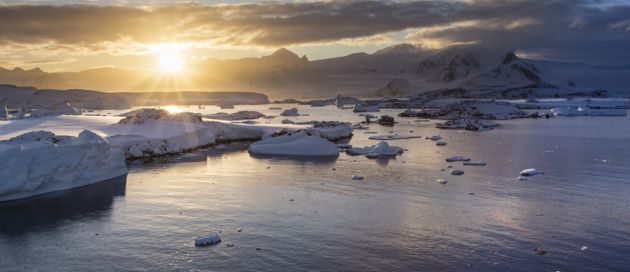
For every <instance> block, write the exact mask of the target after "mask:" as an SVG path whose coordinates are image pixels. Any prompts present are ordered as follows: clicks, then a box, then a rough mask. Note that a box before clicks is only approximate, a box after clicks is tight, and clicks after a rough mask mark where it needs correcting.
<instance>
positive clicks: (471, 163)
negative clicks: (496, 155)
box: [464, 161, 487, 166]
mask: <svg viewBox="0 0 630 272" xmlns="http://www.w3.org/2000/svg"><path fill="white" fill-rule="evenodd" d="M464 165H468V166H486V165H487V163H486V162H484V161H465V162H464Z"/></svg>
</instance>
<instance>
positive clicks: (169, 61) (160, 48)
mask: <svg viewBox="0 0 630 272" xmlns="http://www.w3.org/2000/svg"><path fill="white" fill-rule="evenodd" d="M187 49H188V46H187V45H184V44H178V43H163V44H154V45H151V46H149V52H151V53H153V54H155V56H156V57H157V62H158V63H157V64H158V67H157V68H158V70H159V71H160V72H162V73H167V74H176V73H181V72H183V71H184V70H185V69H186V57H185V55H184V53H185V51H186V50H187Z"/></svg>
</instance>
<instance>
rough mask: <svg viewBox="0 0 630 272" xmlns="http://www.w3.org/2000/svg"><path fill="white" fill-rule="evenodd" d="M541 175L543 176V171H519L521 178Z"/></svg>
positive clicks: (533, 169)
mask: <svg viewBox="0 0 630 272" xmlns="http://www.w3.org/2000/svg"><path fill="white" fill-rule="evenodd" d="M543 174H545V171H542V170H538V169H535V168H529V169H525V170H523V171H521V176H525V177H531V176H536V175H543Z"/></svg>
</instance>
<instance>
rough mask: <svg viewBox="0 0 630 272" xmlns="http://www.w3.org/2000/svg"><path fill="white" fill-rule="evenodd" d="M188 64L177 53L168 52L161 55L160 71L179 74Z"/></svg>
mask: <svg viewBox="0 0 630 272" xmlns="http://www.w3.org/2000/svg"><path fill="white" fill-rule="evenodd" d="M185 66H186V62H185V61H184V58H183V57H182V56H181V55H180V54H179V52H176V51H167V52H162V53H161V54H160V71H162V72H165V73H179V72H181V71H182V70H184V67H185Z"/></svg>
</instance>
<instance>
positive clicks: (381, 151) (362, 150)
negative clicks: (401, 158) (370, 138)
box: [346, 141, 404, 158]
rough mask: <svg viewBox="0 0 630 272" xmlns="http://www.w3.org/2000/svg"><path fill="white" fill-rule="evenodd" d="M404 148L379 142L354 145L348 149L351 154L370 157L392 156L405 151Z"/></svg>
mask: <svg viewBox="0 0 630 272" xmlns="http://www.w3.org/2000/svg"><path fill="white" fill-rule="evenodd" d="M403 151H404V150H403V149H402V148H400V147H397V146H390V145H389V144H388V143H387V142H383V141H381V142H379V143H377V144H375V145H373V146H366V147H353V148H350V149H348V150H346V153H348V154H350V155H365V156H367V157H368V158H377V157H391V156H396V155H400V154H402V153H403Z"/></svg>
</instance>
